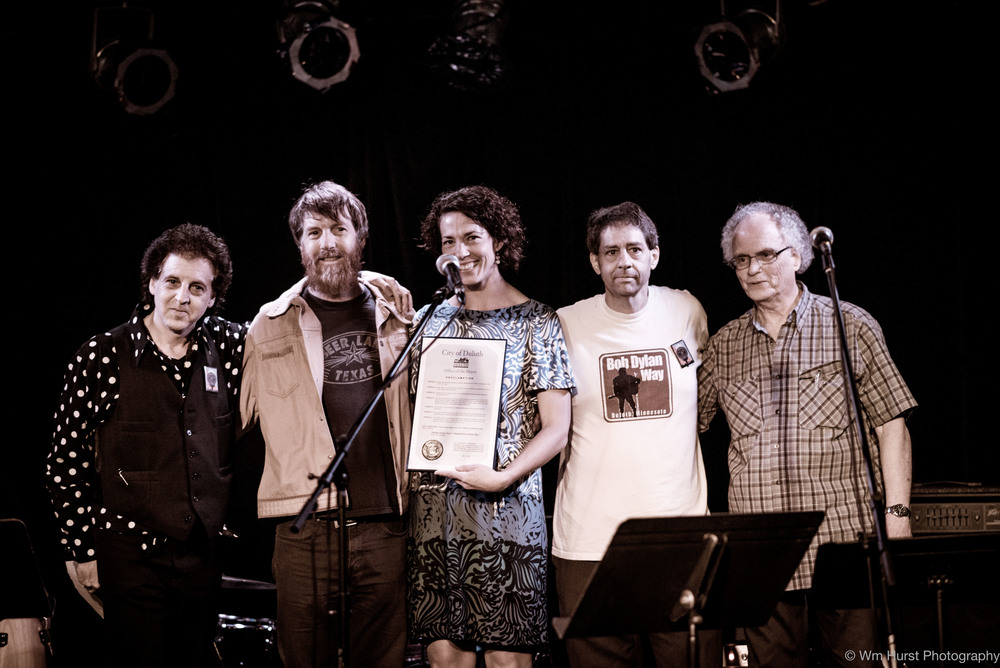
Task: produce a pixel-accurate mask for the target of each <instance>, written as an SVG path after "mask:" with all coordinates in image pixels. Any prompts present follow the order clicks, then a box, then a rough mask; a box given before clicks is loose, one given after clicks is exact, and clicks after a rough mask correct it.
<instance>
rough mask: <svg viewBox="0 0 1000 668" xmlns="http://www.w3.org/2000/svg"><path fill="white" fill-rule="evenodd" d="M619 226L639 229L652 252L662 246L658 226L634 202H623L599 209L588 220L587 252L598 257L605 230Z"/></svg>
mask: <svg viewBox="0 0 1000 668" xmlns="http://www.w3.org/2000/svg"><path fill="white" fill-rule="evenodd" d="M619 225H632V226H635V227H638V228H639V231H640V232H642V236H643V238H644V239H645V240H646V247H647V248H649V249H650V250H652V249H654V248H657V247H658V246H659V245H660V236H659V235H658V234H657V232H656V225H655V224H654V223H653V221H652V219H651V218H650V217H649V216H648V215H647V214H646V212H645V211H643V210H642V207H641V206H639V205H638V204H636V203H634V202H622V203H621V204H616V205H614V206H606V207H604V208H602V209H597V210H596V211H594V212H593V213H591V214H590V217H588V218H587V250H589V251H590V252H591V253H593V254H594V255H597V252H598V251H599V250H600V249H601V233H602V232H604V229H605V228H608V227H616V226H619Z"/></svg>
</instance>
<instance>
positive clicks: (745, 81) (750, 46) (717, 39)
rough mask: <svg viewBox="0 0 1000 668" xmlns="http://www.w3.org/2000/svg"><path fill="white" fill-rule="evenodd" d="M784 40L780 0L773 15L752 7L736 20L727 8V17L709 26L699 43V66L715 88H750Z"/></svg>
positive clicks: (696, 46) (703, 30) (697, 42)
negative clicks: (730, 15) (729, 15)
mask: <svg viewBox="0 0 1000 668" xmlns="http://www.w3.org/2000/svg"><path fill="white" fill-rule="evenodd" d="M783 40H784V27H783V25H782V23H781V2H780V0H776V2H775V6H774V11H773V12H772V13H770V14H769V13H768V12H767V11H766V10H763V9H759V8H756V7H750V8H747V9H744V10H743V11H741V12H740V13H739V14H738V16H737V17H736V18H735V19H734V20H732V21H730V20H728V19H726V18H725V8H724V7H723V19H722V20H721V21H718V22H716V23H711V24H709V25H706V26H705V27H704V28H703V29H702V31H701V34H700V35H699V36H698V40H697V41H696V42H695V46H694V51H695V55H696V56H697V58H698V69H699V71H700V72H701V75H702V76H703V77H704V78H705V79H706V80H707V81H708V82H709V83H710V84H711V85H712V87H713V89H714V90H715V91H719V92H726V91H731V90H739V89H741V88H746V87H747V86H749V85H750V82H751V81H752V80H753V78H754V76H756V74H757V71H758V70H759V69H760V67H761V66H762V65H763V64H764V63H766V62H767V61H769V60H770V59H771V58H773V57H774V56H775V55H776V54H777V52H778V51H779V50H780V48H781V45H782V42H783Z"/></svg>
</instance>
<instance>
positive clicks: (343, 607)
mask: <svg viewBox="0 0 1000 668" xmlns="http://www.w3.org/2000/svg"><path fill="white" fill-rule="evenodd" d="M453 294H455V290H454V289H451V288H449V287H448V286H445V287H443V288H441V289H440V290H438V291H437V292H435V293H434V296H433V298H432V299H431V303H430V306H429V308H428V310H427V315H426V317H424V319H423V320H421V321H420V325H419V326H418V327H417V329H416V330H415V331H414V332H413V333H412V334H411V335H410V338H409V339H408V340H407V342H406V346H405V347H404V348H403V351H402V352H401V353H400V354H399V356H398V357H397V358H396V361H395V362H394V363H393V365H392V368H391V369H390V370H389V375H388V377H387V378H386V379H385V380H383V382H382V385H381V387H379V389H378V391H377V392H376V393H375V394H374V395H373V396H372V398H371V400H370V401H369V402H368V404H367V406H365V408H364V410H363V411H362V412H361V414H360V415H359V416H358V418H357V420H355V422H354V426H352V427H351V431H350V432H349V433H348V435H347V436H346V438H345V439H343V440H342V441H341V442H337V443H336V450H337V455H336V456H335V457H334V458H333V461H332V462H330V465H329V466H328V467H327V468H326V471H325V472H324V473H323V474H322V475H320V476H316V475H313V474H310V477H311V478H313V479H315V480H318V482H317V483H316V489H315V490H313V493H312V495H311V496H310V497H309V500H308V501H306V502H305V504H304V505H303V506H302V509H301V510H300V511H299V514H298V516H296V518H295V520H294V521H293V522H292V526H291V531H292V533H298V532H299V531H301V530H302V525H304V524H305V522H306V520H307V519H308V517H309V515H311V514H312V512H313V511H314V510H315V509H316V504H317V502H318V500H319V497H320V495H322V494H323V492H324V491H326V490H328V489H329V488H330V486H331V485H334V486H336V488H337V519H338V522H337V529H338V532H339V533H338V537H339V545H340V559H339V569H338V571H339V572H338V583H339V585H340V593H339V595H338V597H337V598H338V600H337V610H333V611H330V613H331V614H333V615H337V621H338V623H339V626H340V665H341V666H344V667H345V668H350V665H351V661H350V634H349V631H350V623H349V621H348V613H349V610H350V591H348V583H349V582H350V578H349V577H348V575H347V567H348V555H349V554H350V552H349V551H348V550H349V548H350V541H349V539H348V535H347V500H348V496H347V482H348V476H347V467H346V466H345V464H344V462H345V461H346V459H347V453H348V452H350V450H351V446H352V445H353V444H354V441H355V439H356V438H357V437H358V434H359V433H360V432H361V429H362V428H364V426H365V423H366V422H367V421H368V418H369V417H370V416H371V414H372V411H373V410H374V409H375V406H377V405H378V402H379V401H380V400H381V399H382V396H383V395H384V394H385V390H386V388H388V387H389V385H390V384H391V383H392V382H393V381H394V380H395V379H396V377H397V376H398V375H399V373H400V369H401V367H402V366H403V364H404V363H406V364H407V366H409V364H410V362H408V358H409V353H410V350H411V349H412V348H413V345H414V343H415V342H416V341H417V339H418V338H419V337H420V334H421V333H422V332H423V331H424V328H425V327H426V326H427V323H428V322H429V321H430V316H431V314H433V313H434V311H435V310H436V309H437V307H438V306H440V305H441V304H442V302H444V300H445V299H448V298H449V297H451V296H452V295H453ZM460 299H461V298H460Z"/></svg>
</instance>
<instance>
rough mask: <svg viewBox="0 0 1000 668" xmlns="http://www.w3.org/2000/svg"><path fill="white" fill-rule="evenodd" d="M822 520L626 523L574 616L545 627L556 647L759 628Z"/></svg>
mask: <svg viewBox="0 0 1000 668" xmlns="http://www.w3.org/2000/svg"><path fill="white" fill-rule="evenodd" d="M823 516H824V513H823V512H821V511H815V512H794V513H770V514H760V515H733V514H727V513H722V514H717V515H706V516H704V517H653V518H635V519H629V520H626V521H625V522H622V524H621V525H619V527H618V531H617V532H616V533H615V535H614V537H613V538H612V539H611V543H610V544H609V545H608V549H607V551H606V552H605V554H604V558H603V559H602V560H601V562H600V564H598V566H597V568H596V569H595V570H594V573H593V574H592V575H591V578H590V581H589V582H588V583H587V587H586V589H585V590H584V593H583V596H581V597H580V601H579V602H578V603H577V605H576V608H575V609H574V610H573V613H572V614H571V615H570V616H569V617H556V618H555V619H553V620H552V625H553V627H554V628H555V630H556V633H557V634H558V635H559V637H560V638H562V639H564V638H579V637H587V636H614V635H626V634H631V633H663V632H668V631H677V630H682V629H684V628H686V629H687V630H688V631H689V632H690V633H691V636H692V638H691V644H692V645H693V644H694V633H695V625H696V624H699V625H702V626H705V627H708V628H728V627H736V626H761V625H763V624H764V623H766V622H767V620H768V619H769V618H770V616H771V613H772V612H773V611H774V607H775V605H777V603H778V599H779V598H780V597H781V594H782V593H783V592H784V591H785V587H786V586H787V585H788V582H789V581H790V580H791V578H792V575H793V574H794V573H795V569H796V568H797V567H798V565H799V563H800V562H801V561H802V556H803V555H804V554H805V552H806V550H807V549H808V547H809V543H810V541H811V540H812V538H813V536H815V535H816V531H817V529H819V525H820V523H821V522H822V521H823ZM685 615H687V616H688V622H687V623H686V624H684V625H683V626H682V625H680V623H679V622H680V620H681V617H683V616H685ZM689 651H690V652H691V656H690V658H691V660H692V661H693V660H694V652H693V651H691V650H689Z"/></svg>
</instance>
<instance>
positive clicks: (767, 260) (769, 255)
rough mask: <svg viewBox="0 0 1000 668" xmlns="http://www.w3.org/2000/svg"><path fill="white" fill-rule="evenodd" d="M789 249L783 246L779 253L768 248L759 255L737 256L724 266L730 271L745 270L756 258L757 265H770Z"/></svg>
mask: <svg viewBox="0 0 1000 668" xmlns="http://www.w3.org/2000/svg"><path fill="white" fill-rule="evenodd" d="M789 248H791V246H785V247H784V248H782V249H781V250H779V251H775V250H771V249H770V248H768V249H766V250H762V251H761V252H759V253H754V254H753V255H737V256H736V257H734V258H733V259H732V260H730V261H729V262H727V263H726V264H727V265H729V266H730V268H732V269H746V268H747V267H749V266H750V260H753V259H754V258H756V260H757V264H771V263H772V262H774V261H775V260H777V259H778V256H779V255H781V254H782V253H784V252H785V251H786V250H788V249H789Z"/></svg>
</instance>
